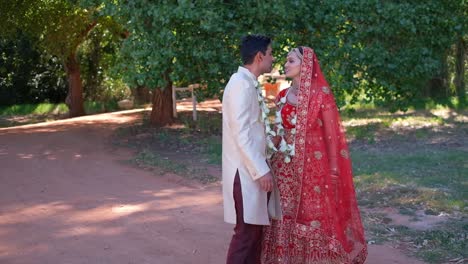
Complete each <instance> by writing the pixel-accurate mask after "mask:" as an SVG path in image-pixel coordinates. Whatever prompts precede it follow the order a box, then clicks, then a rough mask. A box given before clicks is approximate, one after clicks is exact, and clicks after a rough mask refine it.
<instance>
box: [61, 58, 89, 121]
mask: <svg viewBox="0 0 468 264" xmlns="http://www.w3.org/2000/svg"><path fill="white" fill-rule="evenodd" d="M65 71H66V72H67V77H68V95H67V99H66V100H65V103H66V104H67V106H68V109H69V110H70V117H77V116H82V115H85V111H84V106H83V85H82V83H81V73H80V64H79V62H78V60H77V58H76V55H75V54H74V53H72V54H71V55H70V56H69V57H68V58H67V61H66V62H65Z"/></svg>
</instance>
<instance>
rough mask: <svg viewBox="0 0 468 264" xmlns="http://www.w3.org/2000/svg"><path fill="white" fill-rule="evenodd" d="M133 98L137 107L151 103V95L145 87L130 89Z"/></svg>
mask: <svg viewBox="0 0 468 264" xmlns="http://www.w3.org/2000/svg"><path fill="white" fill-rule="evenodd" d="M132 95H133V98H135V102H136V103H137V105H142V104H147V103H150V102H151V93H150V90H149V89H148V88H147V87H146V86H137V87H136V88H133V89H132Z"/></svg>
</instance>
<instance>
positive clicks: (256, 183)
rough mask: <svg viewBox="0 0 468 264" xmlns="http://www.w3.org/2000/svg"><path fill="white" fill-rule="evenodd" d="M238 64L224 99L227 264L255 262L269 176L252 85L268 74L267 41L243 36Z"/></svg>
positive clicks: (265, 213)
mask: <svg viewBox="0 0 468 264" xmlns="http://www.w3.org/2000/svg"><path fill="white" fill-rule="evenodd" d="M240 52H241V56H242V63H243V66H240V67H239V69H238V70H237V72H236V73H234V74H233V75H232V76H231V79H230V80H229V82H228V84H227V85H226V88H225V90H224V95H223V161H222V167H223V173H222V174H223V198H224V221H226V222H228V223H231V224H235V225H236V226H235V227H234V235H233V236H232V240H231V243H230V245H229V251H228V254H227V261H226V263H227V264H257V263H260V253H261V239H262V228H263V225H269V224H270V222H269V218H268V211H267V192H270V191H271V190H272V188H273V176H272V174H271V172H270V168H269V167H268V164H267V163H266V155H265V150H266V139H265V127H264V124H263V123H262V121H261V118H260V117H261V112H260V111H261V109H260V107H259V104H258V99H257V91H256V86H257V85H258V81H257V78H258V76H259V75H261V74H263V73H267V72H271V69H272V64H273V61H274V58H273V55H272V48H271V39H270V38H268V37H265V36H260V35H248V36H245V37H243V38H242V43H241V46H240Z"/></svg>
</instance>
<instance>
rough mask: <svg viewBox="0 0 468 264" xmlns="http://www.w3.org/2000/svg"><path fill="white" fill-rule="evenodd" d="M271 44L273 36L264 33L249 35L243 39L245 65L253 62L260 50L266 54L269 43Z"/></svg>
mask: <svg viewBox="0 0 468 264" xmlns="http://www.w3.org/2000/svg"><path fill="white" fill-rule="evenodd" d="M270 44H271V38H269V37H267V36H262V35H247V36H244V37H243V38H242V40H241V45H240V52H241V57H242V63H243V64H244V65H248V64H251V63H252V62H253V60H254V58H255V55H257V53H258V52H259V51H260V52H262V53H263V55H266V51H267V49H268V45H270Z"/></svg>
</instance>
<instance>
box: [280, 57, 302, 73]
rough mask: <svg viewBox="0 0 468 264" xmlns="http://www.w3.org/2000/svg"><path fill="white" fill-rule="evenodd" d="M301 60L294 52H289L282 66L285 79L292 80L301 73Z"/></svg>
mask: <svg viewBox="0 0 468 264" xmlns="http://www.w3.org/2000/svg"><path fill="white" fill-rule="evenodd" d="M301 63H302V61H301V59H300V58H299V57H298V56H297V54H296V53H295V52H289V53H288V57H287V58H286V64H285V65H284V74H285V75H286V77H287V78H291V79H294V78H295V77H297V76H299V74H300V73H301Z"/></svg>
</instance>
